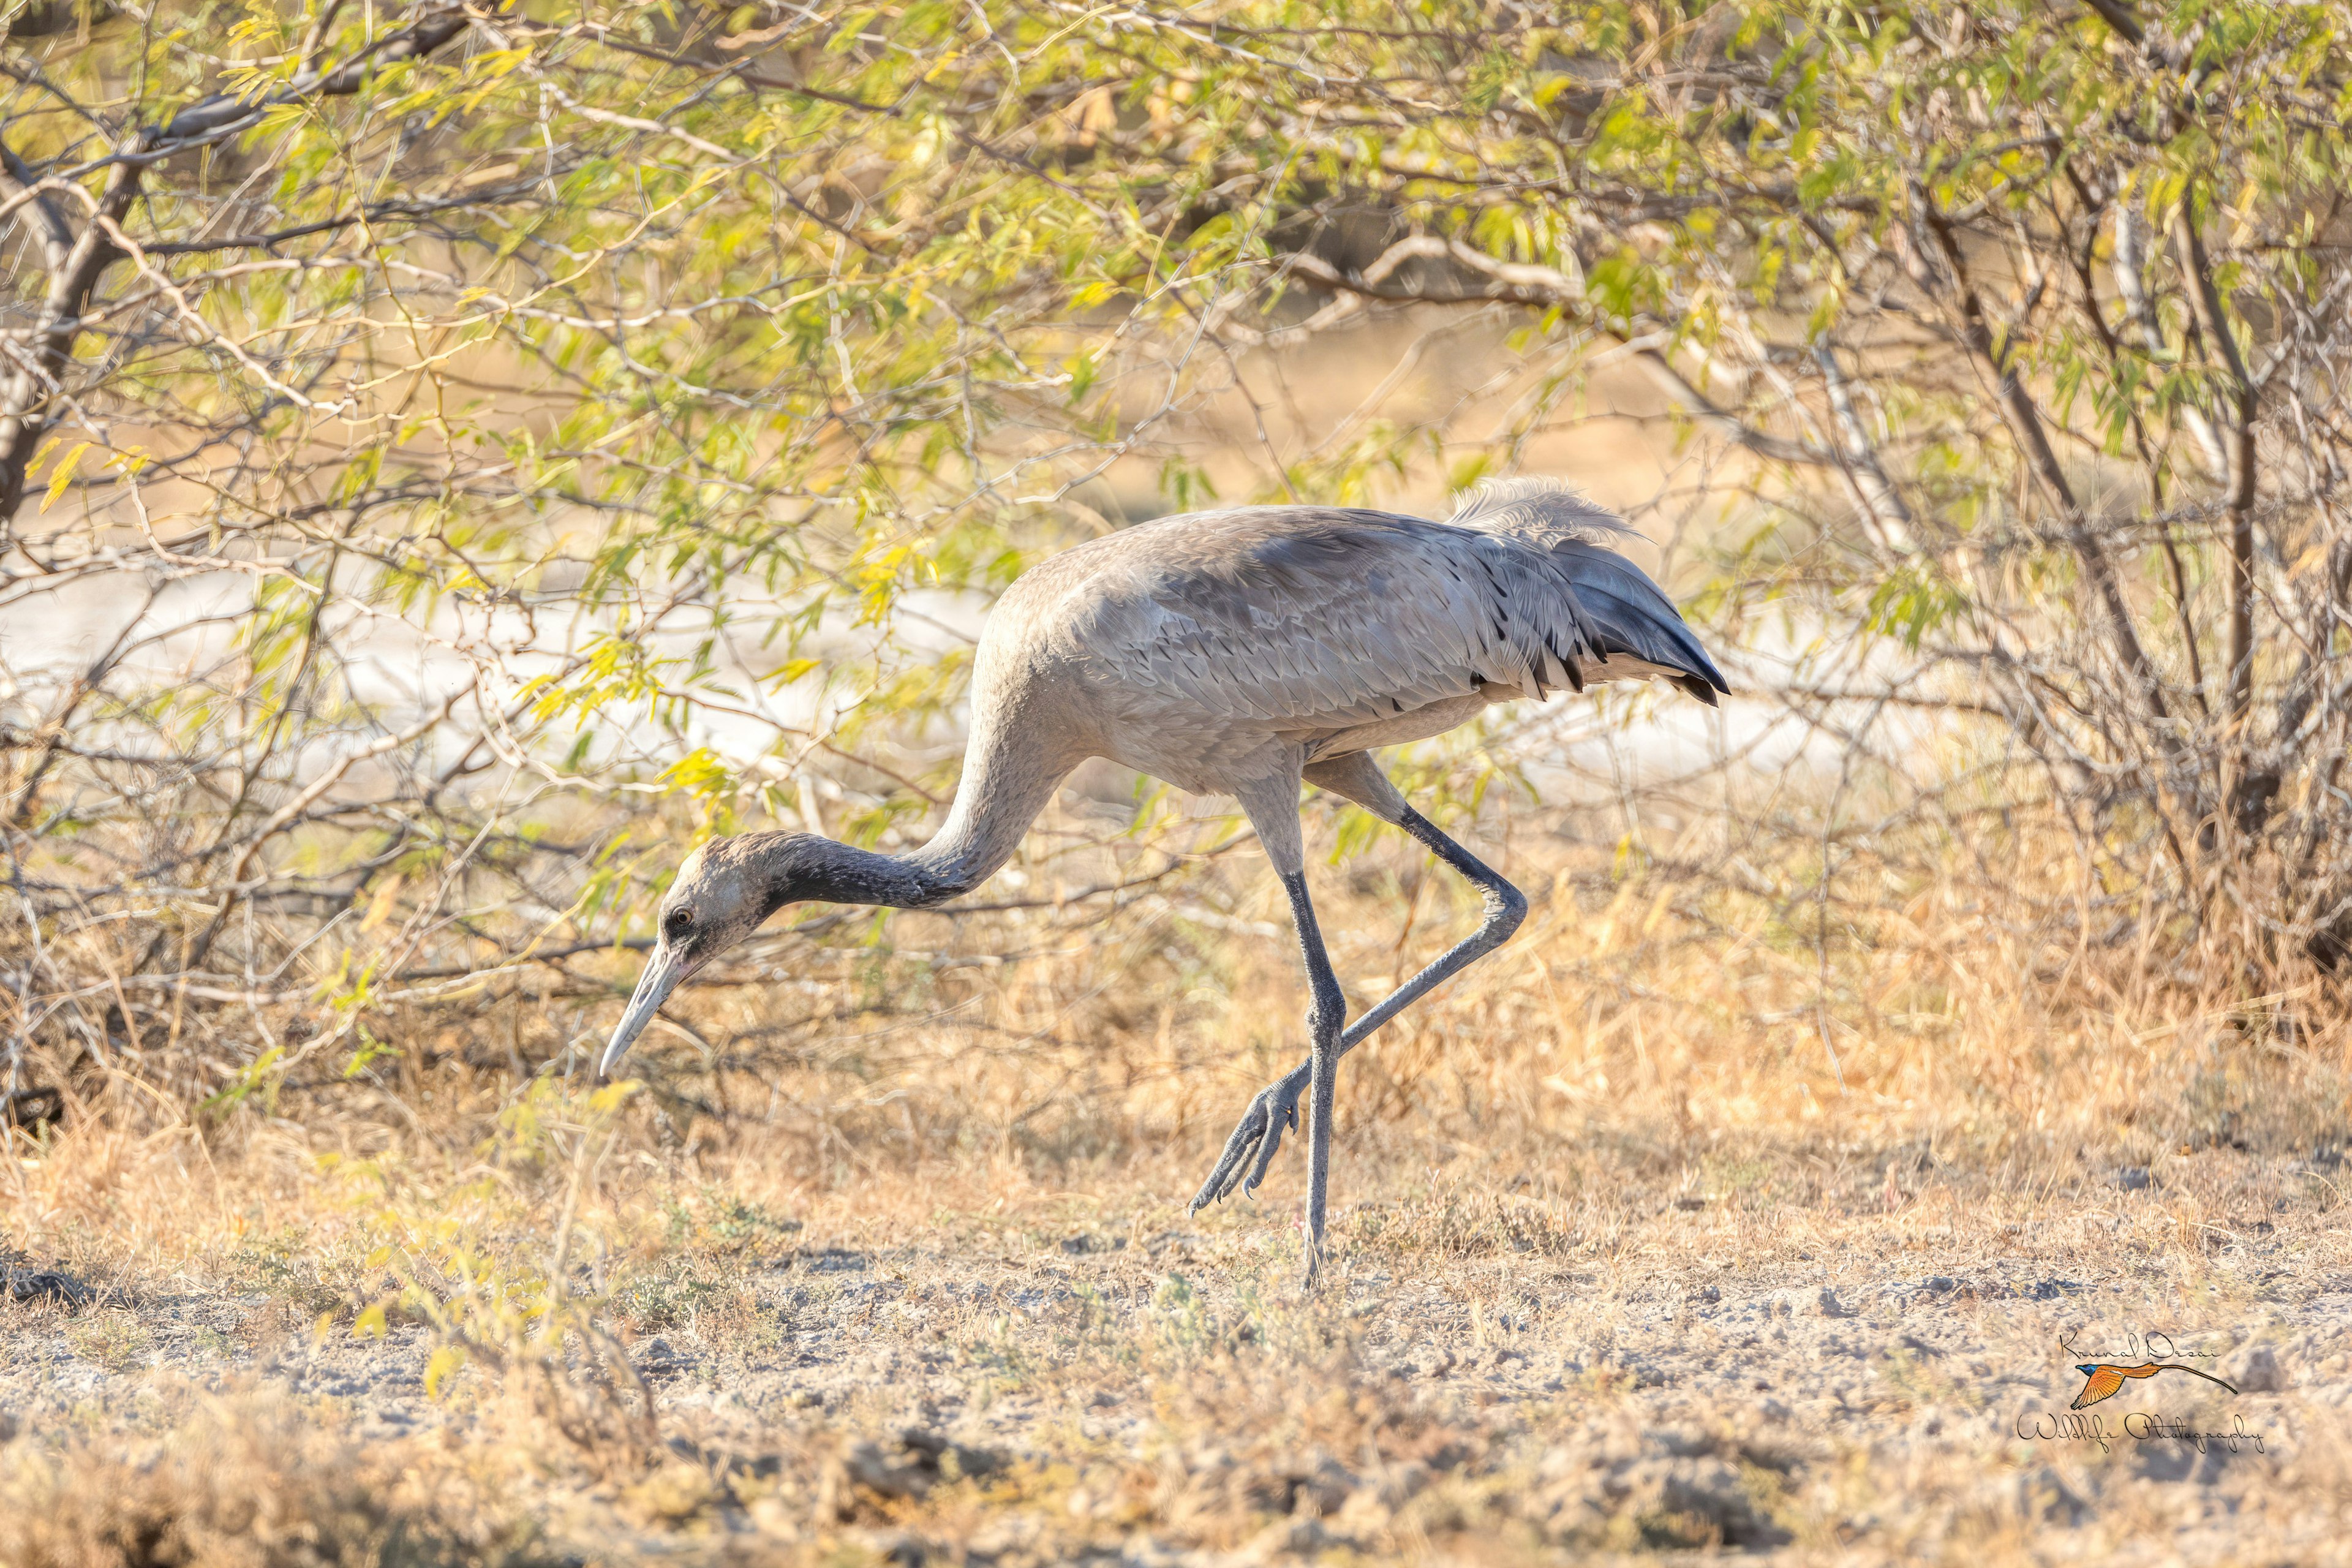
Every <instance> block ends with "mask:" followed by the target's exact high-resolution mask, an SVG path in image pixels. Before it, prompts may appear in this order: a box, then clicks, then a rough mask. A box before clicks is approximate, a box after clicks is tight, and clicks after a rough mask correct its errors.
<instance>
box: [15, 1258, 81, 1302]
mask: <svg viewBox="0 0 2352 1568" xmlns="http://www.w3.org/2000/svg"><path fill="white" fill-rule="evenodd" d="M0 1288H5V1290H6V1292H7V1294H8V1295H9V1296H10V1297H11V1298H13V1299H15V1300H19V1301H62V1302H64V1303H65V1304H66V1305H67V1306H68V1307H79V1306H84V1305H86V1304H87V1303H88V1302H89V1299H90V1297H91V1296H92V1295H93V1294H94V1292H93V1291H92V1290H91V1289H90V1288H89V1286H87V1285H85V1284H83V1283H82V1282H81V1281H80V1280H79V1279H75V1278H74V1277H73V1276H72V1275H70V1274H60V1273H58V1272H57V1271H56V1270H55V1269H50V1268H7V1267H6V1266H5V1265H0Z"/></svg>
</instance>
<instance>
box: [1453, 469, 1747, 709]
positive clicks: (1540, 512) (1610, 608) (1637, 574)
mask: <svg viewBox="0 0 2352 1568" xmlns="http://www.w3.org/2000/svg"><path fill="white" fill-rule="evenodd" d="M1446 521H1449V522H1451V523H1453V524H1454V526H1455V527H1457V528H1472V529H1476V530H1478V531H1480V532H1483V533H1493V534H1497V535H1500V536H1501V537H1503V538H1506V539H1510V540H1515V541H1517V542H1520V543H1523V544H1527V545H1530V546H1533V547H1535V548H1537V549H1539V550H1543V551H1545V552H1549V554H1551V555H1552V556H1554V557H1555V558H1558V559H1559V560H1561V561H1563V562H1565V563H1567V565H1568V570H1569V574H1570V578H1571V579H1572V580H1573V582H1574V584H1575V587H1576V596H1577V600H1578V602H1579V603H1580V604H1581V605H1583V607H1584V611H1585V614H1586V615H1587V616H1590V617H1591V619H1592V621H1593V623H1594V625H1595V626H1596V627H1597V628H1598V629H1599V631H1600V633H1601V651H1602V653H1603V654H1605V655H1606V656H1607V658H1608V661H1609V663H1610V664H1612V665H1613V664H1619V663H1625V664H1626V665H1627V666H1628V673H1631V674H1638V675H1656V676H1662V677H1664V679H1668V680H1671V681H1673V682H1674V683H1675V685H1677V686H1679V687H1681V688H1682V689H1684V690H1685V691H1687V692H1689V693H1690V694H1691V695H1692V696H1693V697H1696V698H1697V699H1698V700H1700V701H1702V702H1704V703H1706V704H1707V705H1708V706H1709V707H1713V706H1714V705H1715V694H1716V693H1717V692H1718V691H1721V692H1729V691H1730V689H1731V688H1730V687H1729V686H1727V685H1726V684H1725V683H1724V679H1723V674H1722V672H1721V671H1720V670H1718V669H1717V668H1715V661H1714V660H1713V659H1711V658H1708V657H1707V655H1706V649H1705V648H1704V647H1700V646H1699V642H1698V639H1697V638H1696V637H1693V636H1692V635H1691V629H1690V627H1689V626H1686V625H1685V623H1684V621H1683V617H1682V614H1681V612H1680V611H1678V610H1676V609H1675V606H1674V603H1673V601H1672V600H1670V599H1668V598H1667V597H1666V595H1664V592H1662V591H1661V590H1660V589H1659V587H1658V585H1657V584H1655V583H1654V582H1652V581H1651V580H1650V575H1649V574H1648V573H1646V572H1644V571H1643V570H1642V569H1641V568H1640V567H1639V566H1636V565H1635V564H1634V563H1633V562H1631V561H1628V560H1627V559H1625V557H1624V556H1622V555H1621V554H1619V553H1617V552H1616V550H1615V548H1614V547H1615V546H1616V545H1618V544H1620V543H1622V542H1624V541H1625V540H1628V539H1633V538H1637V537H1639V536H1638V535H1637V534H1636V533H1635V532H1634V531H1633V529H1632V528H1630V527H1628V526H1627V525H1626V524H1625V523H1624V522H1623V521H1621V520H1619V519H1618V518H1616V517H1614V516H1612V515H1611V514H1610V513H1609V512H1606V511H1603V510H1601V508H1599V507H1597V506H1595V505H1593V504H1592V503H1591V501H1589V500H1585V499H1584V498H1583V497H1582V496H1580V495H1579V494H1577V493H1576V491H1574V490H1573V489H1570V488H1568V487H1567V486H1566V485H1563V484H1561V483H1559V481H1558V480H1556V479H1488V480H1487V481H1486V482H1485V483H1484V484H1482V485H1480V486H1479V487H1478V488H1477V489H1476V490H1475V491H1473V492H1472V493H1471V494H1469V495H1468V496H1465V498H1464V499H1463V500H1462V502H1461V504H1460V505H1459V506H1457V507H1456V508H1455V509H1454V515H1453V516H1452V517H1451V518H1449V519H1447V520H1446ZM1634 666H1647V667H1648V668H1633V667H1634ZM1585 673H1586V674H1587V676H1588V677H1597V678H1600V679H1609V678H1610V677H1611V676H1612V675H1613V674H1614V673H1615V672H1614V671H1613V670H1612V669H1609V668H1601V669H1596V670H1588V671H1586V672H1585Z"/></svg>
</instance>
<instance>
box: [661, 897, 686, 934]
mask: <svg viewBox="0 0 2352 1568" xmlns="http://www.w3.org/2000/svg"><path fill="white" fill-rule="evenodd" d="M662 923H663V924H664V925H665V926H667V928H668V929H669V934H670V935H672V936H684V935H685V934H686V933H687V932H688V931H692V930H693V929H694V910H692V909H691V908H690V907H689V906H688V905H685V904H680V905H678V907H677V908H676V909H674V910H670V912H669V918H668V919H667V920H666V921H663V922H662Z"/></svg>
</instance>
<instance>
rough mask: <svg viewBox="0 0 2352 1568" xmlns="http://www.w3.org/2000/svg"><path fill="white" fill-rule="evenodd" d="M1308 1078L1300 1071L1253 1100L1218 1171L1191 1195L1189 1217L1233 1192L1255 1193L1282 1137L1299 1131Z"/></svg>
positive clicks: (1227, 1142) (1220, 1159)
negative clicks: (1299, 1104)
mask: <svg viewBox="0 0 2352 1568" xmlns="http://www.w3.org/2000/svg"><path fill="white" fill-rule="evenodd" d="M1307 1077H1308V1074H1307V1068H1303V1067H1302V1068H1299V1069H1298V1070H1297V1071H1296V1072H1293V1073H1292V1074H1291V1075H1290V1076H1289V1077H1287V1078H1286V1079H1281V1080H1280V1081H1278V1082H1276V1083H1270V1084H1268V1085H1266V1087H1265V1088H1264V1089H1260V1090H1258V1092H1257V1093H1256V1094H1255V1096H1254V1097H1252V1099H1251V1100H1250V1102H1249V1109H1248V1110H1244V1111H1243V1112H1242V1119H1241V1121H1239V1122H1237V1123H1235V1124H1234V1131H1233V1136H1231V1137H1230V1138H1227V1139H1226V1140H1225V1149H1224V1152H1223V1154H1221V1155H1219V1156H1218V1157H1217V1168H1216V1169H1215V1170H1213V1171H1212V1172H1210V1173H1209V1179H1208V1180H1207V1181H1206V1182H1203V1183H1202V1184H1201V1190H1200V1192H1199V1193H1197V1194H1194V1195H1193V1198H1192V1213H1194V1214H1198V1213H1200V1212H1201V1211H1202V1209H1204V1208H1206V1207H1208V1206H1209V1205H1211V1204H1213V1203H1216V1202H1219V1201H1220V1200H1222V1199H1224V1198H1228V1197H1231V1196H1232V1195H1233V1194H1234V1189H1235V1188H1239V1189H1240V1190H1241V1191H1242V1192H1243V1193H1244V1194H1247V1193H1254V1192H1255V1191H1256V1190H1257V1187H1258V1184H1259V1183H1261V1182H1263V1181H1265V1173H1266V1169H1267V1167H1268V1166H1270V1165H1272V1164H1273V1163H1274V1155H1275V1151H1276V1150H1277V1149H1279V1148H1281V1147H1282V1135H1283V1134H1284V1133H1285V1132H1295V1131H1297V1130H1298V1097H1299V1096H1300V1095H1301V1094H1303V1093H1304V1092H1305V1091H1306V1089H1307Z"/></svg>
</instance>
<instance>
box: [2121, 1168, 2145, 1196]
mask: <svg viewBox="0 0 2352 1568" xmlns="http://www.w3.org/2000/svg"><path fill="white" fill-rule="evenodd" d="M2153 1180H2154V1178H2153V1177H2151V1176H2150V1175H2149V1174H2148V1173H2147V1166H2146V1165H2126V1166H2124V1167H2123V1168H2122V1169H2120V1170H2118V1171H2117V1172H2116V1186H2118V1187H2121V1188H2122V1189H2123V1190H2124V1191H2125V1192H2127V1193H2137V1192H2141V1191H2144V1190H2146V1188H2147V1186H2148V1184H2150V1182H2151V1181H2153Z"/></svg>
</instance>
